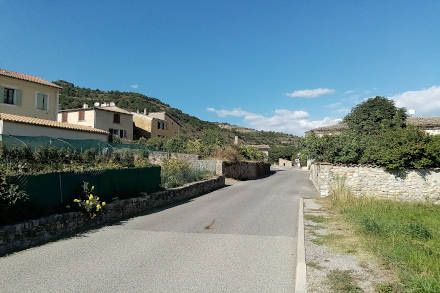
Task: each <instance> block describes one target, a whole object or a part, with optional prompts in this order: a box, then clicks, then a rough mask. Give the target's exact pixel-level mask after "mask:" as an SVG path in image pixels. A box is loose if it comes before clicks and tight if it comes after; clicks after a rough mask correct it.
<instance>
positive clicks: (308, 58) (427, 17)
mask: <svg viewBox="0 0 440 293" xmlns="http://www.w3.org/2000/svg"><path fill="white" fill-rule="evenodd" d="M0 11H1V17H0V36H1V41H0V67H2V68H5V69H9V70H13V71H18V72H23V73H28V74H34V75H38V76H41V77H43V78H45V79H47V80H58V79H64V80H68V81H71V82H74V83H75V84H76V85H79V86H83V87H90V88H99V89H103V90H110V89H117V90H121V91H136V92H140V93H143V94H147V95H149V96H153V97H157V98H159V99H161V100H162V101H164V102H166V103H168V104H170V105H171V106H174V107H177V108H180V109H182V110H183V111H184V112H186V113H189V114H191V115H195V116H198V117H199V118H201V119H204V120H210V121H225V122H229V123H233V124H238V125H243V126H248V127H253V128H257V129H265V130H276V131H284V132H289V133H294V134H299V135H302V134H303V132H304V131H305V130H307V129H310V128H312V127H316V126H322V125H326V124H331V123H334V122H335V121H338V119H340V118H342V117H344V115H345V114H346V113H347V111H349V109H350V108H351V107H352V106H353V105H355V104H357V103H359V102H361V101H362V100H364V99H365V98H368V97H371V96H375V95H383V96H387V97H391V98H393V99H394V100H396V102H397V104H398V105H400V106H405V107H407V108H408V109H415V110H416V113H417V114H416V115H417V116H440V17H439V15H440V1H437V0H420V1H412V0H399V1H393V0H381V1H375V0H369V1H363V0H359V1H352V0H338V1H327V0H321V1H314V0H307V1H305V0H303V1H255V0H254V1H237V0H235V1H230V0H221V1H220V0H218V1H210V0H200V1H192V0H186V1H177V0H176V1H166V0H165V1H122V0H121V1H78V0H77V1H45V0H39V1H30V0H29V1H24V0H19V1H17V0H0Z"/></svg>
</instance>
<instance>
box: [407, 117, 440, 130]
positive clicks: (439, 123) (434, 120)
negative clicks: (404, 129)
mask: <svg viewBox="0 0 440 293" xmlns="http://www.w3.org/2000/svg"><path fill="white" fill-rule="evenodd" d="M407 121H408V124H410V125H414V126H418V127H427V128H430V127H440V117H426V118H424V117H410V118H408V120H407Z"/></svg>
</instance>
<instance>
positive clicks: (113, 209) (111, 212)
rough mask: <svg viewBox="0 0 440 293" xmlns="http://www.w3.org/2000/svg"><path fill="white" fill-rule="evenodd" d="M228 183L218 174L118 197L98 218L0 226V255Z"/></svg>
mask: <svg viewBox="0 0 440 293" xmlns="http://www.w3.org/2000/svg"><path fill="white" fill-rule="evenodd" d="M223 186H225V178H224V177H223V176H218V177H215V178H212V179H209V180H203V181H199V182H194V183H190V184H187V185H185V186H182V187H177V188H172V189H168V190H165V191H160V192H156V193H152V194H148V195H145V196H143V197H136V198H131V199H126V200H118V201H114V202H112V203H109V204H107V205H106V206H105V209H104V213H103V214H102V215H100V216H99V217H97V218H95V220H93V221H90V219H89V217H88V216H86V215H84V214H83V213H81V212H71V213H65V214H59V215H52V216H49V217H45V218H40V219H36V220H29V221H26V222H22V223H19V224H15V225H9V226H1V227H0V256H1V255H4V254H6V253H9V252H12V251H16V250H21V249H26V248H29V247H32V246H35V245H39V244H42V243H46V242H48V241H51V240H55V239H57V238H60V237H62V236H65V235H72V234H74V233H78V232H80V231H84V230H86V229H89V228H93V227H99V226H101V225H103V224H106V223H113V222H117V221H119V220H122V219H125V218H129V217H133V216H136V215H138V214H139V213H142V212H145V211H148V210H150V209H153V208H157V207H160V206H164V205H167V204H171V203H175V202H178V201H183V200H187V199H190V198H193V197H195V196H198V195H201V194H205V193H208V192H211V191H213V190H216V189H218V188H221V187H223Z"/></svg>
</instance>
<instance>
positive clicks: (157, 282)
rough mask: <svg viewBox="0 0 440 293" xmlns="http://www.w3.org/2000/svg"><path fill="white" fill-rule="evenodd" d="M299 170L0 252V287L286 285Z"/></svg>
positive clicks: (251, 288)
mask: <svg viewBox="0 0 440 293" xmlns="http://www.w3.org/2000/svg"><path fill="white" fill-rule="evenodd" d="M316 194H317V193H316V191H315V190H314V188H313V186H312V185H311V183H310V182H309V181H308V179H307V173H305V172H302V171H295V170H293V169H290V170H280V171H278V172H276V174H274V175H272V176H269V177H266V178H263V179H259V180H253V181H246V182H238V183H235V184H233V185H231V186H228V187H226V188H223V189H220V190H217V191H215V192H212V193H209V194H206V195H204V196H201V197H198V198H195V199H193V200H191V201H188V202H185V203H182V204H179V205H176V206H173V207H168V208H165V209H162V210H157V211H154V212H152V213H150V214H147V215H144V216H139V217H136V218H132V219H130V220H127V221H125V222H123V223H120V224H117V225H113V226H109V227H104V228H101V229H98V230H94V231H91V232H88V233H85V234H82V235H79V236H77V237H72V238H69V239H64V240H59V241H56V242H52V243H49V244H46V245H42V246H39V247H35V248H31V249H28V250H25V251H21V252H18V253H15V254H12V255H9V256H6V257H2V258H0V292H293V291H294V285H295V280H294V276H295V264H296V263H295V254H296V231H297V216H298V214H297V213H298V202H299V200H298V198H299V196H314V195H316Z"/></svg>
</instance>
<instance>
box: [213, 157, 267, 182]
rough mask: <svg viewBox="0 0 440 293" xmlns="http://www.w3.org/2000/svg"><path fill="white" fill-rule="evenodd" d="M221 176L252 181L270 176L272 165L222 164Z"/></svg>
mask: <svg viewBox="0 0 440 293" xmlns="http://www.w3.org/2000/svg"><path fill="white" fill-rule="evenodd" d="M221 172H222V173H221V174H222V175H223V176H225V177H228V178H234V179H238V180H250V179H257V178H260V177H264V176H267V175H269V174H270V164H269V163H266V162H226V161H224V162H222V166H221Z"/></svg>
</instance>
